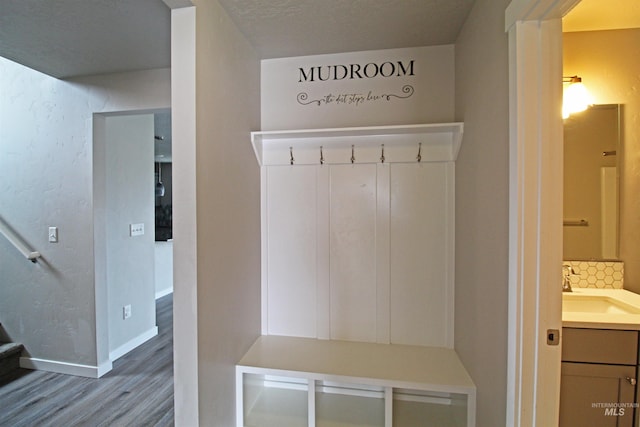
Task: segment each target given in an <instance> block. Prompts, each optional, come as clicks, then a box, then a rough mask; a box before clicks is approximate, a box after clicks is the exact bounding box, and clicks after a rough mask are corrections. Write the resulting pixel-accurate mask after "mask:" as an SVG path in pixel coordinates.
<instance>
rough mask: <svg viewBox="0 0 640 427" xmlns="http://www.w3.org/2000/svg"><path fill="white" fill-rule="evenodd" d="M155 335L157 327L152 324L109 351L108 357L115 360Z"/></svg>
mask: <svg viewBox="0 0 640 427" xmlns="http://www.w3.org/2000/svg"><path fill="white" fill-rule="evenodd" d="M156 335H158V327H157V326H154V327H153V328H151V329H149V330H148V331H146V332H143V333H142V334H140V335H138V336H137V337H135V338H134V339H132V340H129V341H127V342H126V343H124V344H122V345H121V346H120V347H118V348H116V349H114V350H112V351H110V352H109V359H110V360H111V361H112V362H113V361H115V360H118V359H119V358H121V357H122V356H124V355H125V354H127V353H129V352H130V351H131V350H133V349H134V348H136V347H138V346H139V345H141V344H144V343H145V342H147V341H149V340H150V339H151V338H153V337H155V336H156Z"/></svg>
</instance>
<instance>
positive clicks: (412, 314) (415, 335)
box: [390, 163, 454, 347]
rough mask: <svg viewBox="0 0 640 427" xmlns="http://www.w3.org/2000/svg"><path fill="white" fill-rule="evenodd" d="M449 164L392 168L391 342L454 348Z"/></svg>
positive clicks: (425, 164) (392, 166)
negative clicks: (452, 334) (452, 335)
mask: <svg viewBox="0 0 640 427" xmlns="http://www.w3.org/2000/svg"><path fill="white" fill-rule="evenodd" d="M450 172H451V169H450V168H449V167H448V166H447V164H446V163H424V164H417V163H416V164H394V165H391V181H390V187H391V211H390V236H391V237H390V242H391V245H390V272H391V294H390V306H391V312H390V319H391V342H392V343H396V344H412V345H426V346H443V347H449V346H451V344H452V342H451V341H452V340H451V336H450V333H451V330H452V329H451V328H452V325H450V324H449V323H450V321H451V320H450V319H452V318H453V317H452V312H453V304H452V302H453V299H452V298H451V296H452V291H451V289H450V288H451V287H452V283H451V281H452V277H451V274H450V265H449V262H450V257H452V256H453V251H452V244H453V242H452V239H451V236H452V235H453V234H452V229H451V227H453V224H454V217H453V209H452V198H453V193H452V192H451V190H450V189H449V188H448V187H449V186H450V185H451V180H450V177H449V175H450V174H451V173H450Z"/></svg>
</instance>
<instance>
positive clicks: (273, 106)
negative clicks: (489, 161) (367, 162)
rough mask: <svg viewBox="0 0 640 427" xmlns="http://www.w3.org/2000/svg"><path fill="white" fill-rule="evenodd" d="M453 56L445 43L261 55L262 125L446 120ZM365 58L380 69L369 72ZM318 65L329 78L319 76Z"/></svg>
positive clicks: (311, 126)
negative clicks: (263, 57)
mask: <svg viewBox="0 0 640 427" xmlns="http://www.w3.org/2000/svg"><path fill="white" fill-rule="evenodd" d="M453 58H454V48H453V45H444V46H430V47H417V48H406V49H387V50H373V51H367V52H350V53H339V54H332V55H315V56H302V57H296V58H282V59H269V60H263V61H262V73H261V91H262V97H261V99H262V130H278V129H316V128H332V127H349V126H380V125H391V124H416V123H446V122H450V121H452V120H453V105H454V97H453V90H454V86H453V84H454V79H453V76H454V63H453ZM411 61H413V64H412V65H411ZM398 62H400V63H402V67H403V68H401V67H400V65H398ZM367 64H374V65H371V66H370V67H371V68H370V69H371V70H375V69H376V67H377V68H378V70H379V71H378V73H376V72H375V71H372V72H370V73H369V75H370V76H371V77H370V78H367V77H366V74H365V72H364V71H363V70H364V69H365V68H366V67H367ZM383 64H385V65H383ZM334 65H337V66H338V71H337V74H331V75H333V76H334V77H335V78H334V77H329V76H330V75H329V74H328V73H329V72H330V71H329V70H330V69H333V68H332V67H333V66H334ZM316 67H321V70H320V73H321V75H322V76H323V78H327V77H329V79H328V80H326V81H320V80H319V79H318V69H317V68H316ZM352 67H359V68H355V71H354V72H352V71H351V70H352ZM301 69H302V72H303V73H304V75H301ZM311 69H313V73H314V74H313V77H314V79H313V81H311V78H310V74H311V72H312V71H311ZM394 69H395V73H393V72H391V71H392V70H394ZM358 70H360V71H358ZM380 70H382V71H380ZM410 71H412V73H411V72H410ZM345 73H347V74H346V75H347V77H345V78H341V77H342V76H343V75H345ZM384 75H387V76H388V77H385V76H384ZM352 76H353V78H351V77H352ZM358 76H361V77H362V78H358ZM385 95H389V96H388V97H387V96H385Z"/></svg>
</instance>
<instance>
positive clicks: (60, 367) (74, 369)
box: [20, 357, 113, 378]
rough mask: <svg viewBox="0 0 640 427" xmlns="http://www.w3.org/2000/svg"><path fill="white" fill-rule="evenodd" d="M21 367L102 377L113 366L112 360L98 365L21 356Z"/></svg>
mask: <svg viewBox="0 0 640 427" xmlns="http://www.w3.org/2000/svg"><path fill="white" fill-rule="evenodd" d="M20 367H21V368H24V369H33V370H37V371H47V372H55V373H57V374H66V375H75V376H78V377H87V378H100V377H101V376H103V375H104V374H106V373H107V372H109V371H110V370H111V368H112V367H113V365H112V363H111V360H109V361H107V362H105V363H103V364H101V365H98V366H93V365H80V364H77V363H68V362H59V361H57V360H47V359H38V358H36V357H21V358H20Z"/></svg>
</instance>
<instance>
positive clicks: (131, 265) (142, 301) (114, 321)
mask: <svg viewBox="0 0 640 427" xmlns="http://www.w3.org/2000/svg"><path fill="white" fill-rule="evenodd" d="M104 141H105V145H106V150H105V151H106V158H105V163H106V208H107V209H106V243H107V246H106V252H107V256H106V262H107V266H106V272H107V293H108V301H109V303H108V310H109V312H108V317H109V351H110V352H113V351H114V350H117V349H118V348H120V347H122V346H125V344H127V343H129V342H130V341H132V340H135V339H136V338H138V337H139V336H141V335H143V334H147V335H149V334H153V332H155V331H154V330H155V326H156V311H155V309H156V307H155V282H154V280H155V277H154V275H155V268H154V267H155V265H154V264H155V263H154V260H155V238H154V222H155V218H154V216H155V215H154V180H153V144H154V139H153V114H141V115H127V116H109V117H106V118H105V140H104ZM139 223H142V224H144V228H145V233H144V235H142V236H133V237H132V236H130V235H129V225H130V224H139ZM96 226H98V224H96ZM96 262H101V260H96ZM125 305H131V317H130V318H128V319H126V320H125V319H124V318H123V307H124V306H125ZM118 353H121V352H118Z"/></svg>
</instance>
